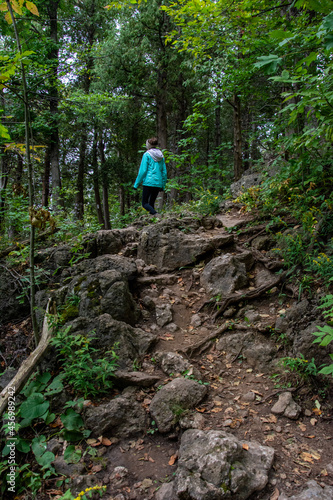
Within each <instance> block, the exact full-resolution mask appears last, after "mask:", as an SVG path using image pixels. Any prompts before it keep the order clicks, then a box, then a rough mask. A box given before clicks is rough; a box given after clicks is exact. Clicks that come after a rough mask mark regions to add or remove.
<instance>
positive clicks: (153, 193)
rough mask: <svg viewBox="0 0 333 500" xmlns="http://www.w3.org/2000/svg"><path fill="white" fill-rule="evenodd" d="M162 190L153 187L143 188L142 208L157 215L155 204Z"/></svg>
mask: <svg viewBox="0 0 333 500" xmlns="http://www.w3.org/2000/svg"><path fill="white" fill-rule="evenodd" d="M160 190H161V188H158V187H151V186H143V191H142V206H143V208H144V209H146V210H147V211H148V212H149V213H151V214H152V215H154V214H156V210H155V208H154V204H155V201H156V198H157V195H158V193H159V192H160Z"/></svg>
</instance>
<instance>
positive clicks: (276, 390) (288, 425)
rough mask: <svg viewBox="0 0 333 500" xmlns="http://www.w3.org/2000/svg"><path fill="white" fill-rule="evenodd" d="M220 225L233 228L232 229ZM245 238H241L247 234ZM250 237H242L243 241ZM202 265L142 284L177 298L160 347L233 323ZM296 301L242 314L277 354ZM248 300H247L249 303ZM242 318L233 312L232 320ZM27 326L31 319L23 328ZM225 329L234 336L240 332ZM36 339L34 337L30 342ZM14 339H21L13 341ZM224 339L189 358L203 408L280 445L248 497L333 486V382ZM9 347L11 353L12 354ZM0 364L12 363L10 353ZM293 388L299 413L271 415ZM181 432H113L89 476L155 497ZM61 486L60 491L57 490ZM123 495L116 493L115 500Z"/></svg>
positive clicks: (50, 491)
mask: <svg viewBox="0 0 333 500" xmlns="http://www.w3.org/2000/svg"><path fill="white" fill-rule="evenodd" d="M245 217H247V218H248V216H245V215H244V216H242V214H240V213H238V212H235V213H234V214H229V215H226V216H224V219H223V223H224V226H225V227H233V226H235V225H236V224H238V223H239V222H240V221H244V218H245ZM214 231H226V229H225V228H219V229H215V230H214ZM248 237H249V236H248V235H244V238H243V240H244V241H245V240H246V239H248ZM241 240H242V237H240V241H239V244H240V243H241ZM203 266H204V262H202V263H199V264H198V266H196V268H194V269H182V270H180V271H179V272H177V282H176V283H175V284H174V285H167V286H159V285H147V286H145V287H143V288H141V289H137V290H136V298H137V300H138V301H139V302H140V300H141V299H142V298H143V297H144V296H145V295H147V294H148V293H150V294H153V295H154V296H155V297H156V299H157V301H158V302H160V303H167V302H169V303H171V304H172V310H173V322H174V323H175V324H176V325H177V327H178V329H177V330H176V331H175V332H174V333H170V331H168V329H167V328H162V329H161V328H160V329H159V331H158V335H159V340H158V343H157V345H156V346H155V348H154V352H155V351H173V352H179V353H181V354H184V352H185V351H186V348H188V347H189V346H190V345H192V344H195V343H196V342H198V341H200V340H202V339H204V338H205V337H206V336H209V334H210V333H211V332H213V331H215V330H217V329H218V328H219V327H220V326H221V325H222V324H224V323H225V321H227V319H226V318H225V317H223V316H221V317H219V318H218V319H217V320H216V322H215V323H214V322H213V320H212V318H213V315H214V313H215V312H216V309H215V308H214V304H213V303H212V305H205V306H204V307H202V306H203V305H204V304H205V303H206V301H209V299H210V297H208V296H206V295H205V292H204V290H203V289H202V288H201V287H200V280H199V276H200V272H201V270H202V268H203ZM295 300H296V299H288V298H286V297H284V302H283V303H281V296H280V294H279V291H278V290H277V291H276V292H275V293H273V294H270V295H269V296H268V295H267V294H264V295H263V296H262V297H259V298H257V299H254V300H252V301H251V306H252V307H253V308H254V309H255V310H256V311H257V312H258V313H259V314H260V315H261V321H260V323H259V324H256V325H255V327H254V326H252V325H249V324H246V322H245V323H244V321H241V320H238V321H237V322H236V325H237V324H240V325H243V326H242V327H243V328H247V329H248V331H253V332H254V333H257V334H258V335H260V336H261V339H262V340H264V341H266V342H268V343H270V344H272V346H273V347H274V348H275V349H276V357H277V358H281V357H283V356H285V355H286V349H287V347H286V345H285V344H284V341H283V339H281V338H279V337H278V336H277V335H272V334H271V331H272V330H271V328H272V327H274V325H275V320H276V317H277V315H278V314H279V311H280V310H281V309H282V308H284V309H286V308H288V307H290V306H291V304H292V303H293V302H295ZM243 305H245V304H243ZM200 308H201V310H200V314H201V317H202V324H201V325H200V326H198V327H194V326H191V325H190V323H191V318H192V316H193V315H194V314H195V313H197V311H198V310H199V309H200ZM233 321H235V318H233ZM155 322H156V318H155V314H154V312H152V313H149V314H148V313H147V312H146V313H145V315H144V317H143V318H142V319H141V321H140V323H139V324H138V325H137V326H139V327H141V328H142V329H144V330H146V331H152V330H153V329H154V327H153V326H152V325H154V324H155ZM22 325H23V326H22ZM22 325H21V326H22V328H24V330H22V329H21V327H20V325H7V326H6V328H5V329H3V331H2V332H0V333H1V337H2V339H4V336H5V337H6V340H8V341H9V343H11V344H10V346H11V347H10V348H9V350H11V353H12V354H13V355H14V356H16V358H15V361H14V363H13V366H14V367H15V366H18V365H19V362H20V360H21V358H20V355H21V353H22V352H24V350H26V349H27V348H28V344H29V342H31V336H30V337H29V336H27V334H26V328H27V321H25V322H24V323H23V324H22ZM230 328H231V329H230V330H229V329H228V330H227V331H226V332H224V333H222V334H221V336H223V335H229V334H230V333H231V332H233V331H236V332H237V333H239V331H242V330H239V331H238V330H233V329H232V328H233V327H232V323H230ZM29 338H30V340H29ZM15 339H16V345H14V344H15ZM216 346H217V342H216V339H214V340H213V341H211V342H209V343H208V344H207V345H206V346H204V348H203V349H202V352H201V353H200V354H197V355H196V356H194V357H193V358H191V359H190V361H191V363H193V365H194V366H195V367H196V368H198V369H199V370H200V371H201V373H202V374H203V382H204V383H207V384H209V391H208V396H207V398H206V399H205V400H204V401H203V402H202V404H200V405H199V406H198V407H197V408H196V411H197V412H198V413H200V414H201V415H202V416H203V417H204V427H203V428H204V429H206V430H208V429H222V430H225V431H227V432H230V433H232V434H234V435H235V436H236V437H237V438H239V439H240V440H242V441H243V442H244V444H245V445H246V443H247V442H249V441H257V442H259V443H260V444H263V445H268V446H271V447H273V448H274V450H275V462H274V466H273V468H272V470H271V472H270V476H269V482H268V484H267V486H266V488H265V489H264V490H263V491H261V492H259V493H256V494H253V495H252V496H251V497H250V499H251V500H255V499H258V500H259V499H260V500H268V499H274V500H276V499H278V498H279V494H280V493H281V492H282V491H283V492H284V493H285V494H287V495H288V496H291V495H292V494H296V493H299V492H300V491H301V490H302V489H303V488H304V484H305V483H306V482H307V481H308V480H310V479H314V480H316V481H317V482H318V483H319V484H321V485H323V486H324V485H331V486H332V485H333V458H332V457H333V446H332V444H333V441H332V439H333V434H332V418H333V412H332V399H331V396H332V389H331V386H330V385H327V386H326V387H322V384H321V385H317V386H316V382H315V381H314V380H311V379H305V380H304V379H302V378H301V377H300V375H299V374H294V373H285V372H284V371H283V370H281V369H277V368H276V369H273V368H271V367H270V365H269V366H267V367H265V368H264V369H262V370H258V369H257V368H256V367H255V366H253V363H252V364H250V363H249V362H248V361H247V360H246V359H244V357H243V356H242V346H241V345H240V346H239V352H236V354H235V353H234V352H233V353H232V354H231V353H230V352H228V350H227V349H225V350H223V351H221V350H218V349H217V347H216ZM154 352H152V353H150V354H149V356H146V357H145V358H144V359H143V360H140V366H139V367H138V368H139V369H140V370H144V371H147V372H149V373H154V374H159V375H160V377H161V381H160V385H162V384H165V383H167V382H168V381H170V380H172V378H174V377H176V376H177V374H171V375H170V376H169V377H168V376H166V375H165V374H163V373H162V372H161V371H160V370H159V368H158V367H157V366H156V364H155V363H154ZM9 354H10V353H9V352H7V353H3V355H2V356H3V357H6V359H7V360H8V359H9V358H8V356H9ZM1 361H2V364H3V363H4V361H3V360H0V362H1ZM156 390H158V387H153V388H149V389H141V390H138V392H137V399H138V401H140V402H141V403H142V405H143V406H144V407H145V408H146V409H147V411H148V409H149V403H150V401H151V399H152V397H153V396H154V394H155V393H156ZM286 390H290V391H291V392H292V395H293V399H294V400H295V401H296V402H297V403H298V404H299V405H300V406H301V408H302V412H301V415H300V417H299V418H298V419H297V420H291V419H289V418H286V417H281V416H276V415H273V414H272V413H271V409H272V406H273V405H274V404H275V403H276V401H277V399H278V395H279V394H280V393H281V392H285V391H286ZM182 432H183V431H182V430H181V429H180V428H179V427H178V428H176V430H175V432H173V433H172V434H169V435H166V436H165V435H162V434H160V433H159V432H158V431H157V430H156V428H155V427H154V425H153V424H151V426H150V429H149V430H148V433H147V434H146V435H144V436H138V437H137V438H132V439H126V440H120V441H119V440H117V439H111V438H110V436H108V437H109V438H110V440H111V442H112V444H110V443H109V442H107V441H106V444H107V445H106V446H104V444H103V443H101V444H100V445H99V446H97V447H96V449H98V455H99V456H98V457H97V458H94V459H89V460H88V461H87V467H88V471H90V472H89V473H91V474H95V475H96V477H97V478H98V480H99V481H100V482H101V483H103V484H105V485H106V486H107V490H106V493H105V494H104V495H103V498H105V499H110V500H111V499H112V498H114V497H115V496H116V495H117V494H118V495H119V494H120V493H121V494H122V495H123V497H121V496H119V500H120V499H121V498H123V499H138V500H148V499H154V498H155V494H156V491H157V490H158V488H159V487H160V486H161V484H163V483H164V482H168V481H170V480H172V478H173V475H174V473H175V471H176V469H177V450H178V448H179V444H180V438H181V434H182ZM116 466H123V467H126V469H128V475H127V476H126V477H125V478H124V479H122V477H121V475H120V474H118V475H117V477H115V478H112V479H110V476H111V474H112V472H113V470H114V468H115V467H116ZM59 493H60V492H59ZM37 498H39V499H46V498H53V499H55V498H57V488H56V486H55V481H54V480H49V481H48V482H47V483H45V484H44V488H43V492H41V493H40V494H38V497H37ZM117 498H118V497H117Z"/></svg>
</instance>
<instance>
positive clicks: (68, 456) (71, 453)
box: [64, 444, 82, 464]
mask: <svg viewBox="0 0 333 500" xmlns="http://www.w3.org/2000/svg"><path fill="white" fill-rule="evenodd" d="M81 456H82V451H81V450H80V449H78V450H76V449H75V446H74V445H73V444H72V445H70V446H67V448H66V451H65V453H64V460H65V462H67V463H68V464H77V463H78V462H79V461H80V459H81Z"/></svg>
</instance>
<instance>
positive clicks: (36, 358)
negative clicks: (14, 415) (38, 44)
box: [0, 299, 52, 415]
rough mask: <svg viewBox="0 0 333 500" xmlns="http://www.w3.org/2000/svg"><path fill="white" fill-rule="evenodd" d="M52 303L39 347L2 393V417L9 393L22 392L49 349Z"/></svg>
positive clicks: (0, 413)
mask: <svg viewBox="0 0 333 500" xmlns="http://www.w3.org/2000/svg"><path fill="white" fill-rule="evenodd" d="M50 303H51V299H49V301H48V303H47V306H46V311H45V316H44V322H43V330H42V335H41V338H40V342H39V344H38V346H37V347H36V349H35V350H34V351H33V352H32V353H31V354H30V356H29V357H28V358H27V359H25V360H24V361H23V363H22V364H21V366H20V368H19V370H18V372H17V374H16V375H15V377H14V378H13V379H12V380H11V381H10V382H9V384H8V385H7V386H6V387H5V388H4V389H3V390H2V391H1V393H0V415H2V414H3V412H4V411H5V409H6V408H7V403H8V398H9V396H10V394H9V393H12V392H15V394H18V393H19V392H20V390H21V389H22V387H23V386H24V384H25V383H26V381H27V380H28V378H29V377H30V375H31V374H32V373H33V372H34V371H35V369H36V366H37V365H38V363H39V362H40V361H41V359H42V357H43V356H44V354H45V351H46V349H47V348H48V345H49V342H50V339H51V335H52V331H51V329H50V328H49V325H48V312H49V308H50Z"/></svg>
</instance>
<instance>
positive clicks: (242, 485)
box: [174, 429, 274, 500]
mask: <svg viewBox="0 0 333 500" xmlns="http://www.w3.org/2000/svg"><path fill="white" fill-rule="evenodd" d="M247 447H248V448H247V449H244V448H243V443H242V442H241V441H239V440H238V439H237V438H236V437H235V436H233V435H232V434H228V433H227V432H224V431H214V430H212V431H206V432H205V431H201V430H193V429H190V430H187V431H185V432H184V434H183V436H182V439H181V445H180V449H179V459H178V469H177V472H176V475H175V485H174V489H175V497H176V498H186V499H188V500H192V499H193V500H215V499H216V500H221V499H227V498H231V497H234V498H237V500H245V499H246V498H248V497H249V496H250V495H251V494H252V493H254V492H256V491H261V490H262V489H263V488H264V487H265V486H266V484H267V481H268V473H269V470H270V468H271V467H272V464H273V459H274V450H273V448H270V447H268V446H261V445H259V444H258V443H255V442H249V443H247Z"/></svg>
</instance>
